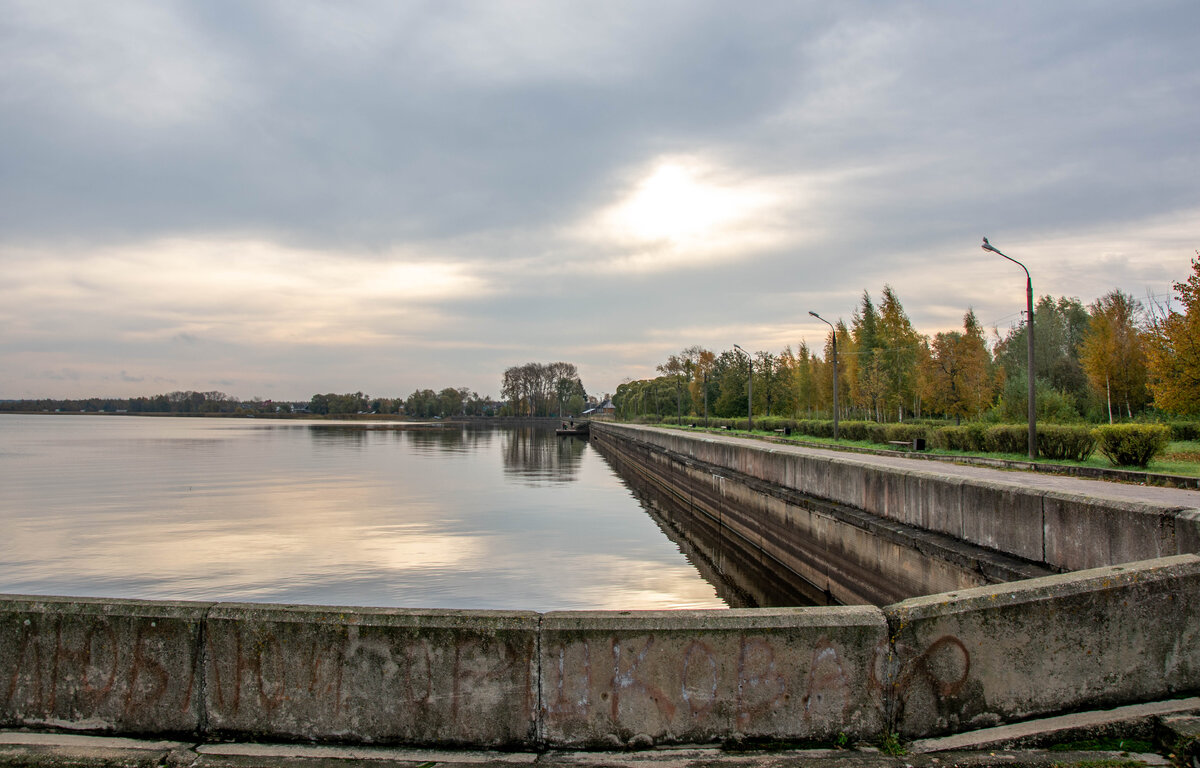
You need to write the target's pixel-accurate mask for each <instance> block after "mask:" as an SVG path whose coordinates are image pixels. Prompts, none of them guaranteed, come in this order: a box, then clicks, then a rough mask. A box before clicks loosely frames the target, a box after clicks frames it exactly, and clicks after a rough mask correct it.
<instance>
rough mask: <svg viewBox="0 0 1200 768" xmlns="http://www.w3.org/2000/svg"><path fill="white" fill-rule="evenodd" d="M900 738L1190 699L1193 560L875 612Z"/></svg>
mask: <svg viewBox="0 0 1200 768" xmlns="http://www.w3.org/2000/svg"><path fill="white" fill-rule="evenodd" d="M884 613H885V614H886V615H887V616H888V622H889V625H890V626H891V627H892V628H893V635H892V642H893V647H894V653H895V657H894V660H893V672H892V675H893V677H892V686H893V692H894V696H895V698H894V700H893V705H894V706H895V707H896V709H895V712H894V722H895V724H896V727H897V729H898V731H899V732H900V733H901V734H902V735H905V736H911V737H916V736H926V735H932V734H938V733H950V732H956V731H962V730H971V729H977V728H982V727H988V726H994V725H998V724H1000V723H1004V722H1012V721H1016V720H1022V719H1027V718H1031V717H1036V716H1040V715H1044V714H1049V713H1055V712H1063V711H1070V710H1072V709H1087V708H1096V707H1104V706H1118V705H1122V704H1128V703H1135V702H1143V701H1156V700H1160V699H1166V698H1169V697H1172V696H1178V695H1181V694H1184V693H1188V692H1191V691H1196V690H1200V557H1197V556H1195V555H1177V556H1174V557H1167V558H1162V559H1159V560H1151V561H1145V562H1139V563H1128V564H1126V565H1122V566H1111V567H1107V568H1097V569H1094V570H1090V571H1081V572H1079V573H1075V574H1064V575H1059V576H1048V577H1044V578H1039V579H1030V580H1028V581H1023V582H1014V583H1010V584H1002V585H997V586H992V587H978V588H974V589H968V590H960V591H958V592H954V593H949V594H945V595H930V596H927V597H919V598H913V599H911V600H905V601H903V602H901V603H897V604H895V605H891V606H888V607H886V608H885V609H884Z"/></svg>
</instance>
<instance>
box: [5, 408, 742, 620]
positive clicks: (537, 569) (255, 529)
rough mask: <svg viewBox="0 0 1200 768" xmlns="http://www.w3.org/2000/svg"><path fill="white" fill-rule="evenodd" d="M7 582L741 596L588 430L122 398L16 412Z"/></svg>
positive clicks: (144, 589) (367, 595) (380, 596)
mask: <svg viewBox="0 0 1200 768" xmlns="http://www.w3.org/2000/svg"><path fill="white" fill-rule="evenodd" d="M0 592H8V593H29V594H64V595H77V596H102V597H134V598H151V599H183V600H241V601H257V602H297V603H318V604H340V605H372V606H396V607H419V608H523V609H531V610H540V611H546V610H560V609H657V608H712V607H724V603H723V602H722V601H721V599H720V598H718V597H717V594H716V591H715V589H714V588H713V587H712V586H711V585H710V584H709V583H708V582H706V581H704V580H703V579H702V578H701V577H700V575H699V573H698V572H697V570H696V569H695V568H694V567H692V565H691V564H690V563H689V562H688V561H687V559H686V558H685V557H684V555H683V554H681V553H680V551H679V549H678V547H676V545H675V544H673V543H672V542H671V541H670V540H669V539H668V538H667V537H666V536H665V535H664V534H663V533H662V531H661V530H660V529H659V528H658V527H657V526H656V524H655V523H654V522H653V520H652V519H651V518H650V517H649V516H648V515H647V514H646V512H645V511H644V510H643V509H642V508H641V507H640V506H639V504H638V501H637V500H636V499H635V498H634V496H633V495H632V493H631V492H630V491H629V490H628V489H627V488H626V487H625V485H624V484H623V483H622V482H621V480H620V479H619V478H618V477H617V476H616V474H615V473H614V472H613V470H612V469H611V468H610V467H609V465H608V464H607V463H606V461H605V460H604V458H603V457H601V456H600V455H599V453H597V452H596V451H595V450H594V449H593V448H592V447H591V446H589V445H588V444H587V443H586V442H584V441H580V440H577V439H574V438H567V439H563V438H558V437H556V436H555V435H554V434H553V432H552V431H549V430H534V429H470V430H467V429H461V428H458V427H451V428H445V429H437V430H432V429H431V430H422V431H400V430H376V429H370V430H368V429H363V428H361V426H355V427H349V426H333V425H328V424H327V423H326V424H321V425H316V424H311V423H310V424H305V423H298V422H293V421H287V422H279V421H261V420H260V421H255V420H244V419H178V418H138V417H120V416H107V417H106V416H11V415H4V416H0Z"/></svg>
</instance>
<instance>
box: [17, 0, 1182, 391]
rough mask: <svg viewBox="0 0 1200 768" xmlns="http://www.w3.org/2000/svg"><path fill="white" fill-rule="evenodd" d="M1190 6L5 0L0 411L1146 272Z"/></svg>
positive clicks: (639, 348)
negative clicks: (0, 406) (9, 404)
mask: <svg viewBox="0 0 1200 768" xmlns="http://www.w3.org/2000/svg"><path fill="white" fill-rule="evenodd" d="M1198 51H1200V4H1197V3H1196V2H1195V0H1179V2H1154V1H1153V0H1151V1H1150V2H1138V3H1132V2H1129V1H1128V0H1118V1H1114V2H1101V1H1097V2H1049V3H1048V2H1045V0H1036V2H1004V3H994V2H989V3H983V2H977V3H976V2H914V3H902V2H894V3H880V2H862V3H858V2H843V1H839V2H819V3H818V2H767V1H761V2H759V1H756V2H753V3H733V2H720V3H717V2H697V1H696V0H687V1H686V2H683V1H681V2H647V1H646V0H639V1H638V2H600V3H597V2H588V3H583V2H575V3H567V2H507V1H503V0H489V1H488V2H453V1H451V0H435V1H431V2H394V1H393V0H388V1H386V2H377V3H375V2H338V3H333V2H321V3H318V2H296V1H295V0H287V1H286V2H284V1H283V0H280V1H279V2H246V1H245V0H237V1H236V2H221V1H218V0H195V2H189V1H187V0H178V1H170V0H153V1H151V2H127V1H126V0H110V1H108V2H102V3H98V2H92V1H90V0H88V1H81V2H65V1H62V0H30V1H29V2H22V1H20V0H0V269H2V270H3V273H2V274H3V278H2V279H0V398H25V397H38V396H49V397H76V396H90V395H107V396H134V395H148V394H154V393H158V392H167V391H171V390H181V389H182V390H186V389H194V390H213V389H216V390H222V391H225V392H227V393H229V394H231V395H234V396H235V397H239V398H250V397H254V396H258V397H262V398H264V399H276V400H286V399H308V397H309V396H310V395H312V394H313V393H316V392H331V391H332V392H346V391H355V390H362V391H364V392H367V393H368V394H370V395H374V396H389V397H390V396H405V395H407V394H408V393H410V392H412V391H413V390H414V389H416V388H426V387H428V388H433V389H441V388H443V387H447V386H455V387H458V386H466V387H470V388H471V389H474V390H476V391H478V392H479V393H481V394H485V395H487V394H490V395H499V390H500V378H501V374H502V372H503V370H504V369H505V368H507V367H508V366H511V365H519V364H522V363H525V362H530V361H537V362H552V361H556V360H565V361H569V362H574V363H576V364H577V365H578V366H579V370H580V372H581V374H582V377H583V382H584V385H585V387H586V388H587V389H588V391H589V392H590V393H593V394H603V393H605V392H611V391H613V390H614V389H615V388H616V386H617V385H618V384H619V383H620V382H621V381H623V380H625V379H627V378H643V377H647V376H652V375H654V366H655V365H656V364H658V363H660V362H662V361H663V360H665V358H666V356H667V355H669V354H671V353H673V352H678V351H679V350H680V349H681V348H683V347H687V346H690V345H693V344H700V345H703V346H706V347H709V348H711V349H714V350H716V351H718V352H719V351H721V350H725V349H731V348H732V346H733V344H734V343H737V344H740V345H741V346H743V347H746V348H747V349H750V350H760V349H761V350H770V351H773V352H778V351H780V350H782V349H783V347H784V346H785V345H789V344H790V345H792V346H793V348H794V347H796V346H797V345H798V344H799V343H800V342H801V341H802V340H806V341H807V342H808V343H809V344H810V345H813V346H816V347H820V346H821V344H822V343H823V336H824V332H825V330H826V328H825V326H823V325H821V324H820V323H818V322H817V321H815V320H813V319H812V318H811V317H809V316H808V311H809V310H815V311H817V312H819V313H821V314H822V315H824V316H825V317H827V318H830V319H835V318H839V317H841V318H844V319H846V320H849V318H850V316H851V314H852V313H853V311H854V308H855V306H856V305H857V303H858V301H859V297H860V296H861V295H862V292H863V291H864V290H869V291H870V292H871V294H872V296H874V297H875V298H876V300H878V295H879V292H880V291H881V289H882V288H883V286H884V285H885V284H889V285H891V286H892V287H893V288H894V289H895V291H896V293H897V295H898V296H899V298H900V299H901V301H902V302H903V305H904V307H905V309H906V310H907V312H908V314H909V316H910V318H911V319H912V321H913V323H914V325H915V326H916V327H917V329H918V330H919V331H921V332H923V333H927V334H932V333H935V332H937V331H940V330H948V329H952V328H955V327H961V320H962V315H963V313H964V312H965V311H966V310H967V309H968V308H970V307H973V308H974V309H975V311H976V314H977V315H978V317H979V319H980V320H981V321H982V322H983V323H985V325H987V326H988V327H989V328H990V327H993V326H996V327H998V328H999V329H1000V330H1001V332H1003V331H1005V330H1006V329H1007V328H1008V327H1009V326H1011V325H1012V324H1014V323H1016V322H1017V321H1018V320H1019V319H1020V315H1019V312H1020V310H1021V309H1022V308H1023V306H1024V288H1025V286H1024V274H1023V273H1022V272H1021V270H1020V269H1019V268H1018V267H1016V266H1015V265H1013V264H1010V263H1008V262H1006V261H1004V260H1003V259H1001V258H1000V257H998V256H995V255H992V254H988V253H985V252H984V251H982V250H981V249H980V247H979V244H980V241H981V240H980V239H981V238H982V237H983V236H985V235H986V236H987V237H988V238H989V239H990V240H991V242H992V243H993V244H994V245H995V246H997V247H998V248H1000V249H1001V250H1003V251H1004V252H1005V253H1007V254H1008V255H1009V256H1012V257H1013V258H1016V259H1019V260H1021V261H1023V262H1024V263H1025V264H1026V265H1027V266H1028V267H1029V269H1030V271H1031V272H1032V274H1033V281H1034V290H1035V292H1036V293H1037V294H1038V295H1042V294H1052V295H1055V296H1059V295H1067V296H1076V297H1079V298H1080V299H1081V300H1083V301H1084V302H1085V303H1088V302H1091V301H1093V300H1095V299H1096V298H1098V297H1099V296H1101V295H1103V294H1104V293H1106V292H1108V291H1110V290H1112V289H1113V288H1121V289H1122V290H1124V291H1126V292H1129V293H1131V294H1133V295H1134V296H1135V297H1137V298H1140V299H1142V300H1143V301H1145V300H1146V297H1147V296H1148V295H1153V296H1158V297H1159V298H1160V299H1163V298H1166V296H1167V295H1169V294H1170V293H1171V283H1172V281H1175V280H1182V279H1184V278H1186V277H1187V275H1188V274H1189V273H1190V260H1191V258H1192V257H1193V255H1194V254H1195V251H1196V249H1197V248H1200V59H1198V58H1197V52H1198Z"/></svg>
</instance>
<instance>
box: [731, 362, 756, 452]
mask: <svg viewBox="0 0 1200 768" xmlns="http://www.w3.org/2000/svg"><path fill="white" fill-rule="evenodd" d="M733 348H734V349H741V350H742V354H743V355H745V356H746V365H747V366H749V368H750V375H749V376H747V377H746V422H747V428H746V431H747V432H753V431H754V361H753V360H751V359H750V353H749V352H747V351H746V350H744V349H742V348H741V347H739V346H738V345H737V344H734V345H733Z"/></svg>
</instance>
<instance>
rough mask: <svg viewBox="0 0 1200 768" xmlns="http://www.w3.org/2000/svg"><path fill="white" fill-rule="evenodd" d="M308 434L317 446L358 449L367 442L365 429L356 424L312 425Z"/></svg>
mask: <svg viewBox="0 0 1200 768" xmlns="http://www.w3.org/2000/svg"><path fill="white" fill-rule="evenodd" d="M308 434H309V435H310V436H312V441H313V443H315V444H316V445H318V446H323V447H328V448H353V449H355V450H360V449H362V448H363V447H365V446H366V444H367V431H366V430H365V429H363V428H362V427H357V426H337V425H325V424H322V425H319V426H317V425H314V426H311V427H309V428H308Z"/></svg>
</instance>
